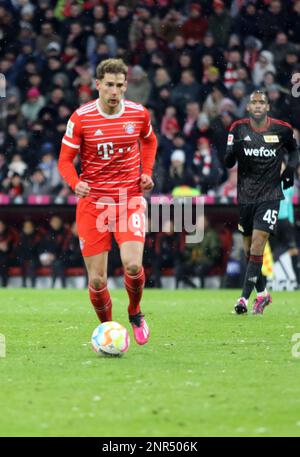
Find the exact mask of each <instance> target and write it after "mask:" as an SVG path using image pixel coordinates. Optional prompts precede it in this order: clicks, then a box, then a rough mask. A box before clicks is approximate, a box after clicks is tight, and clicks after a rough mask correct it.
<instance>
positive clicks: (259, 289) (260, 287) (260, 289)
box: [246, 255, 267, 294]
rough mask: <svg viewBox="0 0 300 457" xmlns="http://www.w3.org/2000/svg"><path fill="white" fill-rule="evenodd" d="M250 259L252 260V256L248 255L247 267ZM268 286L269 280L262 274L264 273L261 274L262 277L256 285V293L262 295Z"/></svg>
mask: <svg viewBox="0 0 300 457" xmlns="http://www.w3.org/2000/svg"><path fill="white" fill-rule="evenodd" d="M249 258H250V256H249V255H248V256H247V257H246V259H247V265H248V262H249ZM266 285H267V278H266V277H265V276H264V275H263V274H262V272H260V275H259V277H258V280H257V282H256V285H255V289H256V292H257V293H258V294H260V293H262V292H263V291H264V290H265V288H266Z"/></svg>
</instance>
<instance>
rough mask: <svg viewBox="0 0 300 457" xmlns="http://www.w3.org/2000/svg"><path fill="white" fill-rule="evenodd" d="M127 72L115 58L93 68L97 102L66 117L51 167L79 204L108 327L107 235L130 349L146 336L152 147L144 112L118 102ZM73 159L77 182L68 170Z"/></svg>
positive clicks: (93, 291) (95, 298) (92, 285)
mask: <svg viewBox="0 0 300 457" xmlns="http://www.w3.org/2000/svg"><path fill="white" fill-rule="evenodd" d="M127 71H128V69H127V66H126V65H125V64H124V62H123V61H122V60H121V59H107V60H104V61H102V62H101V63H100V64H99V65H98V67H97V70H96V87H97V90H98V91H99V98H98V99H96V100H93V101H91V102H88V103H86V104H84V105H82V106H81V107H80V108H78V109H77V110H76V111H75V112H74V113H73V114H72V116H71V117H70V120H69V122H68V125H67V129H66V132H65V135H64V137H63V140H62V145H61V151H60V157H59V163H58V168H59V171H60V173H61V175H62V176H63V178H64V179H65V181H66V182H67V183H68V184H69V186H70V187H71V188H72V189H73V190H74V192H75V194H76V195H77V197H78V198H79V200H78V204H77V212H76V222H77V227H78V235H79V241H80V246H81V252H82V255H83V258H84V261H85V265H86V268H87V272H88V278H89V294H90V300H91V302H92V304H93V306H94V308H95V311H96V313H97V316H98V318H99V320H100V321H101V322H105V321H110V320H112V302H111V298H110V294H109V291H108V289H107V260H108V252H109V251H110V249H111V240H112V235H114V237H115V239H116V241H117V243H118V245H119V248H120V255H121V260H122V264H123V267H124V274H125V278H124V283H125V287H126V290H127V293H128V296H129V306H128V313H129V321H130V323H131V325H132V328H133V332H134V337H135V340H136V342H137V343H138V344H145V343H147V341H148V339H149V329H148V326H147V324H146V321H145V319H144V315H143V314H142V313H141V309H140V301H141V298H142V293H143V288H144V283H145V275H144V269H143V266H142V258H143V250H144V242H145V214H144V213H145V210H146V202H145V199H144V197H143V191H145V190H151V189H152V187H153V181H152V178H151V175H152V169H153V164H154V160H155V154H156V149H157V140H156V137H155V134H154V133H153V130H152V126H151V121H150V116H149V112H148V111H147V109H145V108H144V107H143V106H142V105H140V104H137V103H133V102H131V101H129V100H125V99H124V93H125V91H126V88H127ZM78 153H79V154H80V159H81V168H82V173H81V175H80V177H79V176H78V174H77V172H76V169H75V167H74V164H73V160H74V158H75V156H76V155H77V154H78Z"/></svg>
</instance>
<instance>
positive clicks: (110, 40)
mask: <svg viewBox="0 0 300 457" xmlns="http://www.w3.org/2000/svg"><path fill="white" fill-rule="evenodd" d="M100 43H105V44H106V46H107V53H108V56H109V57H116V55H117V41H116V38H115V37H114V36H113V35H111V34H109V33H108V32H107V26H106V24H105V23H104V22H95V24H94V26H93V33H92V34H91V35H90V36H89V37H88V39H87V45H86V54H87V57H88V59H89V61H90V62H91V64H92V65H93V66H94V65H95V54H96V49H97V46H98V45H99V44H100Z"/></svg>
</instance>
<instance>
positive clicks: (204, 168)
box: [192, 137, 221, 194]
mask: <svg viewBox="0 0 300 457" xmlns="http://www.w3.org/2000/svg"><path fill="white" fill-rule="evenodd" d="M220 169H221V164H220V162H219V159H218V154H217V151H216V150H215V148H214V147H213V146H212V145H210V143H209V140H208V139H207V138H205V137H202V138H199V140H198V145H197V149H196V151H195V153H194V159H193V168H192V170H193V173H194V181H195V183H196V184H197V187H198V188H199V189H200V190H201V193H202V194H207V193H208V191H210V190H212V189H214V188H215V187H216V186H217V185H218V184H219V182H220V179H221V171H220Z"/></svg>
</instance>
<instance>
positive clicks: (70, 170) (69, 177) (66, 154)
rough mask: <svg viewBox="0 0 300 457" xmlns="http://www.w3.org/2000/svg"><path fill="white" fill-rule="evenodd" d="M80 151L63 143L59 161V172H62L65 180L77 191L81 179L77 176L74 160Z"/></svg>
mask: <svg viewBox="0 0 300 457" xmlns="http://www.w3.org/2000/svg"><path fill="white" fill-rule="evenodd" d="M77 152H78V150H77V149H74V148H71V147H70V146H67V145H66V144H64V143H62V145H61V149H60V154H59V159H58V171H59V172H60V174H61V176H62V177H63V179H64V180H65V181H66V183H67V184H68V185H69V186H70V187H71V189H73V190H75V187H76V185H77V184H78V183H79V181H80V179H79V176H78V174H77V171H76V168H75V166H74V163H73V160H74V159H75V157H76V155H77Z"/></svg>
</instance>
